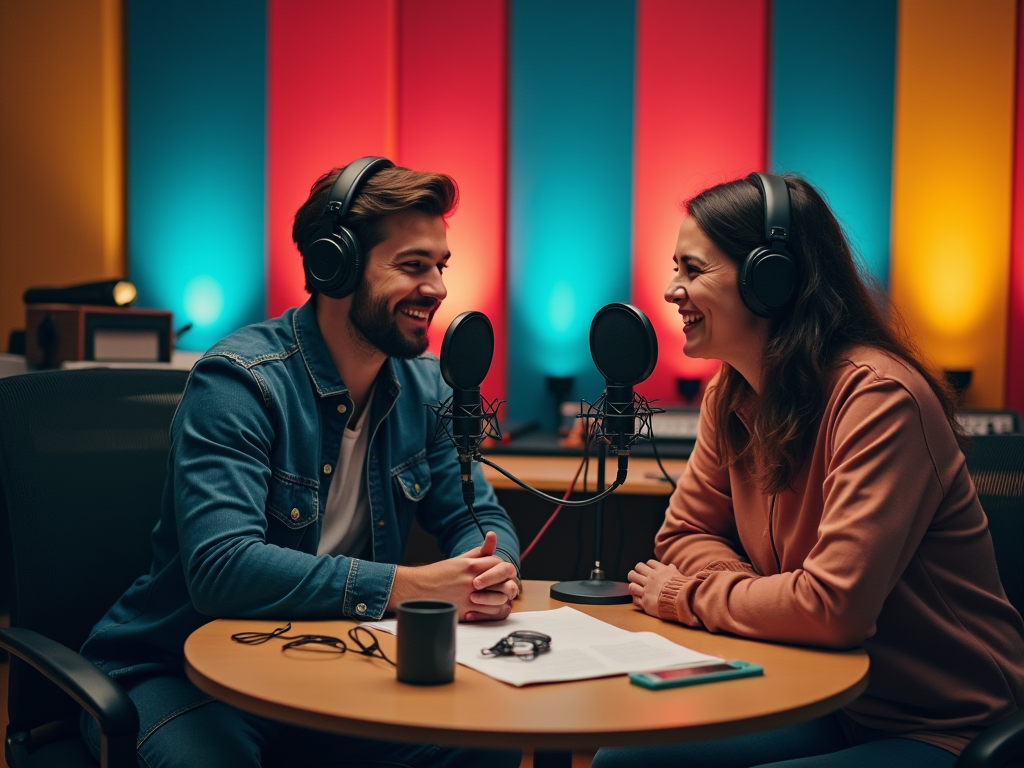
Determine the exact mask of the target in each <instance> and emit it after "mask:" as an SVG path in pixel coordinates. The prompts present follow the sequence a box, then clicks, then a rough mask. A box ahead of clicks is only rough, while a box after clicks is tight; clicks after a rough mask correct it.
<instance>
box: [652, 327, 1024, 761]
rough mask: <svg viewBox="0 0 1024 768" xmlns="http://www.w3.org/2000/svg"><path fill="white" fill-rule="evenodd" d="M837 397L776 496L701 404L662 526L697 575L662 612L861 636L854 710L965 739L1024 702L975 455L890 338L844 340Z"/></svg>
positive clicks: (723, 624)
mask: <svg viewBox="0 0 1024 768" xmlns="http://www.w3.org/2000/svg"><path fill="white" fill-rule="evenodd" d="M714 383H715V382H714V381H713V382H712V385H711V386H709V387H708V396H707V397H706V398H705V413H710V410H709V406H710V405H711V404H712V402H713V398H714V391H713V387H714ZM826 400H827V402H826V406H825V413H824V416H823V417H822V420H821V425H820V426H819V428H818V433H817V436H816V438H815V442H814V447H813V449H812V451H811V453H810V455H809V456H808V458H807V460H806V462H805V464H804V466H803V469H802V470H801V472H800V475H799V477H798V478H797V480H796V482H795V483H794V484H793V487H792V488H791V489H790V490H788V491H785V492H783V493H779V494H776V495H766V494H764V493H763V492H762V491H760V490H758V488H757V487H756V486H755V485H754V483H753V482H752V480H751V479H750V474H751V472H750V465H749V464H748V463H739V464H736V465H734V466H732V467H729V468H722V467H721V466H720V462H719V460H718V455H717V451H716V448H715V427H714V424H713V423H712V419H710V418H708V417H707V416H704V417H703V418H702V419H701V422H700V432H699V438H698V440H697V445H696V448H695V449H694V452H693V456H692V457H691V459H690V461H689V463H688V464H687V467H686V471H685V473H684V474H683V477H682V478H681V479H680V481H679V484H678V486H677V487H676V490H675V492H674V493H673V494H672V498H671V500H670V502H669V508H668V511H667V513H666V517H665V523H664V525H663V526H662V528H661V530H660V531H659V532H658V536H657V538H656V541H655V552H656V554H657V557H658V559H659V560H661V561H662V562H665V563H672V564H674V565H675V566H676V567H677V568H678V569H679V570H680V572H681V573H683V574H684V577H683V578H675V579H672V580H671V581H669V582H668V583H667V584H666V585H665V587H664V589H663V590H662V593H661V595H660V600H659V610H660V612H661V616H662V618H665V619H673V620H676V621H679V622H681V623H683V624H686V625H688V626H693V627H704V628H706V629H708V630H709V631H711V632H730V633H733V634H737V635H743V636H745V637H754V638H758V639H762V640H772V641H777V642H781V643H795V644H801V645H815V646H823V647H826V648H851V647H855V646H863V647H864V649H865V650H866V651H867V653H868V656H869V658H870V660H871V671H870V681H869V684H868V689H867V691H866V692H865V693H864V695H862V696H861V697H860V698H859V699H857V700H856V701H855V702H853V703H852V704H851V705H850V706H849V707H848V708H847V710H846V711H847V713H848V714H849V715H850V717H852V718H853V719H854V720H856V721H857V722H859V723H861V724H862V725H865V726H868V727H870V728H877V729H881V730H884V731H890V732H892V733H893V734H900V735H903V736H907V737H910V738H915V739H919V740H921V741H925V742H928V743H930V744H934V745H936V746H939V747H941V748H943V749H946V750H948V751H950V752H954V753H957V754H959V752H960V750H961V749H963V747H964V746H965V745H966V743H967V741H968V740H969V739H970V738H972V737H973V736H974V735H975V734H977V733H978V732H979V731H980V730H982V728H984V726H986V725H988V724H990V723H992V722H994V721H995V720H997V719H998V718H999V717H1001V716H1004V715H1007V714H1009V713H1011V712H1013V711H1015V710H1017V709H1019V708H1021V707H1022V706H1024V624H1022V621H1021V617H1020V615H1019V614H1018V613H1017V612H1016V611H1015V610H1014V609H1013V606H1011V605H1010V604H1009V602H1008V601H1007V599H1006V596H1005V593H1004V592H1003V588H1002V585H1001V584H1000V582H999V576H998V573H997V571H996V565H995V556H994V554H993V549H992V539H991V537H990V535H989V532H988V522H987V520H986V518H985V513H984V512H983V511H982V508H981V505H980V504H979V503H978V497H977V494H976V492H975V490H974V484H973V483H972V482H971V478H970V476H969V475H968V474H967V468H966V465H965V463H964V457H963V454H962V453H961V452H960V449H959V448H958V446H957V443H956V439H955V438H954V436H953V433H952V431H951V430H950V428H949V425H948V423H947V421H946V418H945V415H944V414H943V412H942V408H941V406H940V404H939V402H938V400H937V398H936V397H935V396H934V394H933V393H932V391H931V389H930V388H929V387H928V384H927V382H926V381H925V380H924V379H923V378H922V377H921V376H920V375H919V374H918V373H917V372H916V371H915V370H914V369H913V368H911V367H910V366H909V365H907V364H906V363H904V362H903V361H901V360H898V359H894V358H893V357H891V356H889V355H887V354H886V353H884V352H881V351H880V350H877V349H873V348H868V347H856V348H853V349H851V350H849V352H848V353H847V354H844V355H843V356H842V359H841V360H840V361H839V363H838V364H837V366H836V370H835V374H834V376H833V378H832V381H831V383H830V386H829V389H828V392H827V393H826ZM741 420H742V415H741Z"/></svg>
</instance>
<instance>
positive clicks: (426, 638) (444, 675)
mask: <svg viewBox="0 0 1024 768" xmlns="http://www.w3.org/2000/svg"><path fill="white" fill-rule="evenodd" d="M458 611H459V608H458V606H457V605H455V603H449V602H448V601H446V600H406V601H404V602H401V603H399V604H398V663H397V664H396V667H397V668H398V680H399V682H403V683H415V684H417V685H438V684H440V683H450V682H451V681H452V680H454V679H455V625H456V623H457V622H458V620H459V613H458Z"/></svg>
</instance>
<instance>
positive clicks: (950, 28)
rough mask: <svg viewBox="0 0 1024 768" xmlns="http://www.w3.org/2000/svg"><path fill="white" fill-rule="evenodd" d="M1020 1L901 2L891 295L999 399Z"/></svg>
mask: <svg viewBox="0 0 1024 768" xmlns="http://www.w3.org/2000/svg"><path fill="white" fill-rule="evenodd" d="M1016 10H1017V9H1016V3H1015V2H1014V0H990V1H989V2H985V3H961V2H958V1H957V0H901V2H900V6H899V33H898V45H899V56H898V57H897V77H896V128H895V137H894V152H893V155H894V159H893V209H892V210H893V213H892V270H891V271H892V291H891V294H892V297H893V299H894V300H895V302H896V305H897V306H898V308H899V309H900V310H901V311H902V313H903V315H904V317H905V318H906V320H907V322H908V324H909V326H910V329H911V331H912V333H913V335H914V336H915V338H916V339H917V341H918V343H919V344H920V346H921V348H922V349H923V351H924V353H925V355H926V357H927V358H929V359H930V360H931V361H932V362H934V363H936V364H937V365H938V367H940V368H943V369H947V370H950V369H951V370H964V369H966V370H971V371H973V377H974V378H973V383H972V384H971V386H970V387H969V389H968V390H967V394H966V403H967V405H969V406H976V407H986V408H988V407H1001V406H1002V405H1003V402H1004V401H1003V397H1004V387H1005V381H1006V379H1005V372H1006V338H1007V330H1006V329H1007V291H1006V280H1007V276H1008V274H1009V266H1010V265H1009V253H1010V209H1011V202H1010V192H1011V183H1012V173H1011V169H1012V148H1013V108H1014V71H1015V66H1016V59H1015V44H1016V28H1017V19H1016Z"/></svg>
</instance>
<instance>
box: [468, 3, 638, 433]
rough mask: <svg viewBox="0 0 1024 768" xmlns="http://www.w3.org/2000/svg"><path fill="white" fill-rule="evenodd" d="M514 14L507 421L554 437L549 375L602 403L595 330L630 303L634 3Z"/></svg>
mask: <svg viewBox="0 0 1024 768" xmlns="http://www.w3.org/2000/svg"><path fill="white" fill-rule="evenodd" d="M510 17H511V18H510V44H509V55H510V62H509V118H508V119H509V145H508V146H509V150H508V151H509V165H508V179H509V181H508V183H509V188H508V233H509V234H508V312H509V351H508V354H509V384H508V400H509V402H508V416H509V417H510V418H512V419H515V420H534V421H538V422H540V423H541V424H542V425H544V426H545V427H547V428H549V429H550V428H552V427H553V426H554V425H553V423H552V422H553V418H554V417H553V416H552V415H550V414H552V413H553V407H554V406H553V402H554V401H553V398H552V396H551V395H550V394H549V393H548V391H547V388H546V386H545V378H544V377H545V376H549V375H556V376H575V377H576V384H575V386H574V388H573V390H572V392H571V393H570V396H571V397H574V398H579V397H585V398H587V399H588V400H591V401H593V400H594V399H596V398H597V397H599V396H600V395H601V393H602V391H603V388H604V381H603V379H601V377H600V376H599V374H598V373H597V370H596V368H595V367H594V364H593V360H592V359H591V356H590V346H589V333H590V322H591V320H592V319H593V317H594V314H595V313H596V312H597V310H598V309H600V308H601V307H602V306H604V305H605V304H607V303H609V302H612V301H629V296H630V243H631V224H630V222H631V197H632V143H633V67H634V63H633V60H634V56H633V53H634V37H635V34H634V33H635V26H636V23H635V7H634V3H633V2H623V1H622V0H590V1H589V2H586V1H584V0H566V2H559V3H551V2H548V1H547V0H513V2H512V3H511V10H510ZM485 394H486V393H485Z"/></svg>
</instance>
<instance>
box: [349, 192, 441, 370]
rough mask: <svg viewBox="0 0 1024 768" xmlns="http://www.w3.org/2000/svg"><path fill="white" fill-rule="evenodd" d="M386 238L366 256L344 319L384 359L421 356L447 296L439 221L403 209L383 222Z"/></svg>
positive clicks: (421, 213)
mask: <svg viewBox="0 0 1024 768" xmlns="http://www.w3.org/2000/svg"><path fill="white" fill-rule="evenodd" d="M385 227H386V230H387V232H388V237H387V239H385V240H384V241H382V242H381V243H379V244H377V245H376V246H374V247H373V248H372V249H371V250H370V252H369V253H368V254H367V256H366V268H365V270H364V271H363V278H362V280H360V281H359V285H358V287H357V288H356V291H355V293H354V294H353V296H352V306H351V307H350V309H349V319H350V320H351V322H352V325H353V326H354V327H355V329H356V330H357V331H359V333H360V334H361V335H362V336H363V338H365V339H366V341H367V342H368V343H369V344H370V345H371V346H373V347H375V348H377V349H379V350H380V351H381V352H383V353H384V354H385V355H387V356H388V357H398V358H410V357H416V356H418V355H421V354H423V353H424V352H425V351H426V349H427V346H428V344H429V340H428V339H427V328H429V327H430V321H431V320H432V319H433V317H434V312H435V311H437V308H438V307H439V306H440V304H441V302H442V301H443V300H444V298H445V296H447V295H448V292H447V291H446V290H445V287H444V281H443V280H442V279H441V272H442V271H443V270H444V268H445V266H447V263H448V257H449V256H450V255H451V254H450V253H449V252H448V236H447V231H446V229H445V224H444V219H442V218H441V217H440V216H431V215H430V214H428V213H423V212H422V211H416V210H411V211H403V212H401V213H395V214H392V215H391V216H388V217H387V218H386V219H385Z"/></svg>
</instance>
